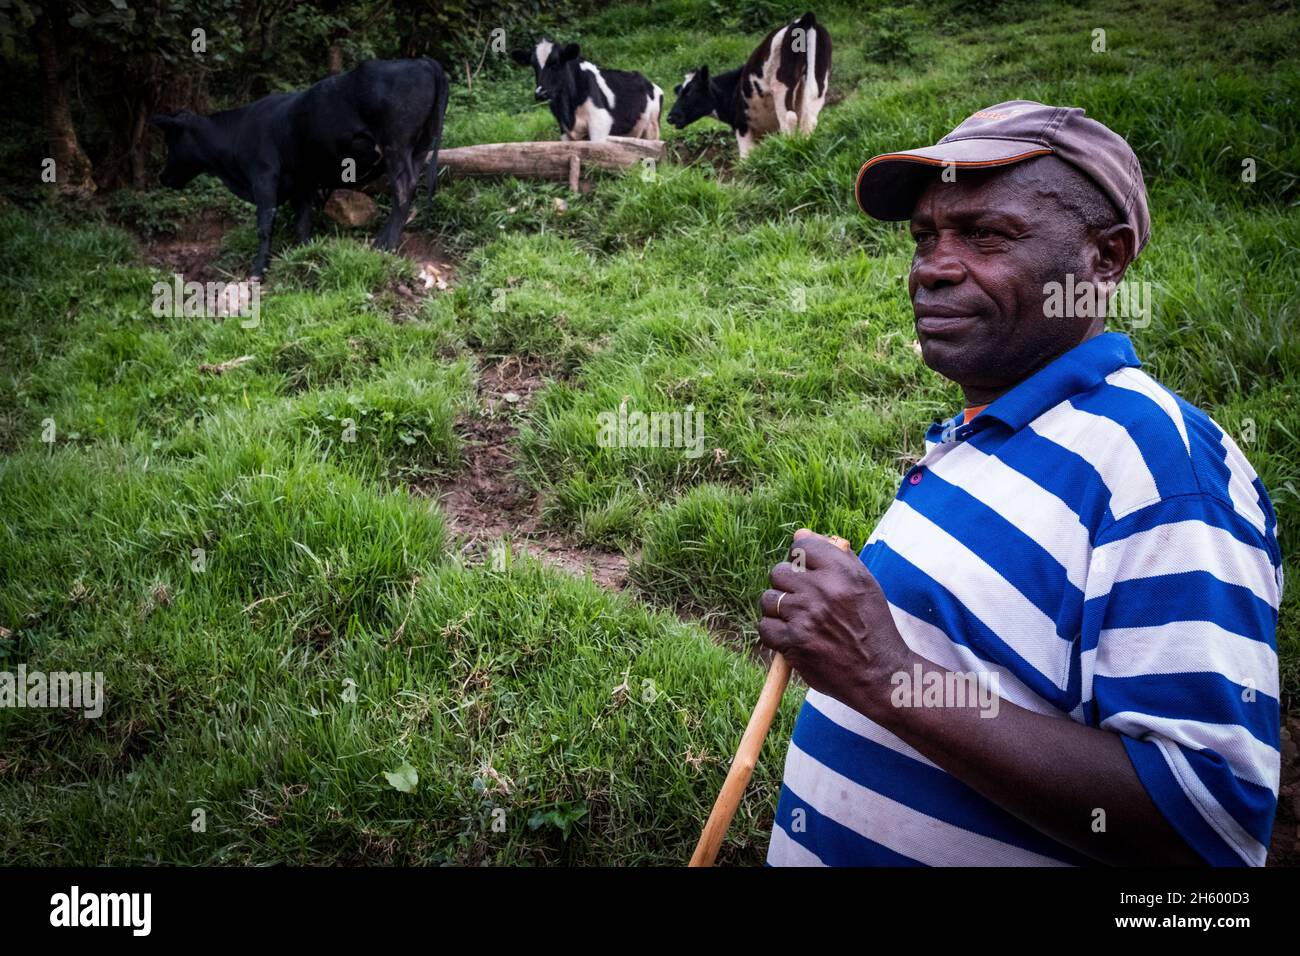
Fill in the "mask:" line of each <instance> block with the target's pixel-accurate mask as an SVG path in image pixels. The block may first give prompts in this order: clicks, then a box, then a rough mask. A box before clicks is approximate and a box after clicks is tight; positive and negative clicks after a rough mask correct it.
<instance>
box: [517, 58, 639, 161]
mask: <svg viewBox="0 0 1300 956" xmlns="http://www.w3.org/2000/svg"><path fill="white" fill-rule="evenodd" d="M510 55H511V56H512V57H513V58H514V61H515V62H516V63H518V64H519V65H520V66H531V67H532V68H533V75H534V77H535V78H536V80H537V87H536V89H535V91H534V92H535V93H536V96H537V98H538V99H539V100H546V101H547V102H549V103H550V104H551V113H552V114H553V115H554V116H555V118H556V120H558V121H559V124H560V138H561V139H565V140H579V139H589V140H591V141H592V142H593V143H595V142H600V141H601V140H603V139H604V138H605V137H607V136H633V137H636V138H637V139H658V138H659V111H660V110H661V109H662V108H663V103H664V91H663V90H661V89H660V88H659V87H657V86H655V85H654V84H653V83H651V82H650V81H649V80H647V79H646V78H645V77H644V76H642V75H641V74H640V73H635V72H633V71H631V70H604V69H601V68H600V67H598V66H596V64H594V63H592V62H590V61H588V60H584V59H581V55H582V53H581V50H580V49H579V47H578V44H576V43H570V44H568V45H567V46H564V47H561V46H557V45H556V43H555V41H554V40H547V39H543V40H539V41H538V42H537V45H536V46H535V47H533V49H532V50H531V51H530V50H513V51H511V54H510Z"/></svg>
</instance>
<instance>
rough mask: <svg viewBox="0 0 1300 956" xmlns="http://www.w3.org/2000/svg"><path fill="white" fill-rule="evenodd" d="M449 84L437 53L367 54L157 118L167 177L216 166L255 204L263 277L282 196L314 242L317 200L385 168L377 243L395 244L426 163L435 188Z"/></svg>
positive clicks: (180, 182) (170, 180)
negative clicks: (255, 92)
mask: <svg viewBox="0 0 1300 956" xmlns="http://www.w3.org/2000/svg"><path fill="white" fill-rule="evenodd" d="M448 91H449V88H448V85H447V77H446V75H445V74H444V73H443V70H442V66H441V65H440V64H439V63H438V61H437V60H429V59H420V60H366V61H364V62H362V63H359V64H357V66H355V67H354V68H353V69H351V70H349V71H348V72H346V73H341V74H339V75H337V76H331V77H329V78H327V79H324V80H321V81H320V82H319V83H317V84H315V85H314V86H311V87H308V88H307V89H305V90H301V91H299V92H296V93H273V94H271V95H270V96H265V97H263V98H262V99H260V100H257V101H256V102H254V103H250V104H249V105H248V106H243V107H240V108H239V109H234V110H225V111H223V112H220V113H212V114H210V115H206V116H203V115H199V114H197V113H191V112H189V111H188V110H185V111H182V112H180V113H177V114H176V115H175V116H154V117H151V118H150V122H151V123H152V124H153V125H155V126H157V127H159V128H161V129H162V131H163V134H164V136H165V137H166V139H167V165H166V166H165V167H164V168H163V171H162V176H161V180H162V183H163V185H164V186H170V187H172V188H174V189H180V188H181V187H183V186H184V185H185V184H186V183H188V182H189V181H190V180H192V179H193V178H194V177H195V176H197V175H199V174H200V173H211V174H212V175H214V176H217V177H219V178H220V179H221V181H222V182H224V183H225V184H226V186H227V188H229V189H230V191H231V192H233V193H234V194H235V195H236V196H238V197H239V198H240V199H244V200H247V201H248V202H251V203H254V204H255V205H256V206H257V235H258V240H259V243H260V245H259V246H258V251H257V259H256V260H255V261H254V263H253V272H252V275H253V278H261V277H262V275H263V273H264V272H265V271H266V263H267V260H268V259H269V258H270V254H271V225H272V223H273V222H274V221H275V210H276V207H277V206H279V205H280V203H283V202H290V203H293V207H294V213H295V215H296V217H297V219H296V231H297V237H298V240H299V241H300V242H306V241H307V240H308V239H310V238H311V225H312V223H311V217H312V207H313V205H314V204H315V203H317V202H320V201H322V200H323V199H324V198H325V197H326V196H328V195H329V193H331V192H332V191H333V190H335V189H340V188H342V189H355V188H356V187H357V185H358V184H360V183H364V182H367V181H368V180H371V179H374V178H375V177H377V176H379V175H380V174H381V173H386V174H387V175H388V182H389V186H390V188H391V190H392V196H393V212H392V215H390V216H389V217H388V221H387V222H386V223H384V225H383V228H381V229H380V230H379V234H378V235H377V236H376V237H375V245H376V246H377V247H379V248H380V249H389V250H392V249H396V248H397V244H398V241H399V240H400V239H401V236H402V228H403V227H404V226H405V225H406V219H407V216H408V214H409V213H410V209H411V203H412V202H413V201H414V199H415V187H416V184H417V183H418V181H419V178H420V167H421V165H427V167H428V177H429V178H428V189H429V196H430V198H432V197H433V194H434V192H435V190H436V189H437V166H438V144H439V142H440V140H441V138H442V120H443V115H444V113H445V112H446V109H447V94H448Z"/></svg>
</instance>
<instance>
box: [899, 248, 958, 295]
mask: <svg viewBox="0 0 1300 956" xmlns="http://www.w3.org/2000/svg"><path fill="white" fill-rule="evenodd" d="M912 278H913V279H914V280H915V281H916V283H917V285H920V286H924V287H925V288H927V289H937V288H939V287H941V286H945V285H957V284H958V283H960V282H961V281H962V280H963V279H965V278H966V266H965V264H964V263H963V262H962V259H961V247H960V243H959V240H958V239H957V238H956V237H949V238H944V237H942V236H941V237H940V238H939V239H938V240H937V241H936V242H935V244H934V245H933V246H931V247H930V248H929V249H927V250H926V251H925V252H924V254H922V253H917V255H916V256H915V257H914V259H913V261H912Z"/></svg>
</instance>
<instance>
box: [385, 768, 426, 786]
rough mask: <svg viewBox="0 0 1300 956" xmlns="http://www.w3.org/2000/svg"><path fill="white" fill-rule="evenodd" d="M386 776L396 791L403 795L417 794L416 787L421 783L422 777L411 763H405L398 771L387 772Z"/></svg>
mask: <svg viewBox="0 0 1300 956" xmlns="http://www.w3.org/2000/svg"><path fill="white" fill-rule="evenodd" d="M384 776H385V777H386V778H387V780H388V782H389V784H390V785H391V786H392V788H393V789H394V790H399V791H401V792H402V793H415V786H416V784H418V783H419V782H420V775H419V774H418V773H416V772H415V768H414V767H412V766H411V765H410V764H409V763H404V764H402V765H401V766H400V767H398V768H397V769H396V770H385V771H384Z"/></svg>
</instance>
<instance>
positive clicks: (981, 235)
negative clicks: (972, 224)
mask: <svg viewBox="0 0 1300 956" xmlns="http://www.w3.org/2000/svg"><path fill="white" fill-rule="evenodd" d="M966 234H967V235H968V236H970V237H971V238H972V239H996V238H997V237H998V234H997V233H996V232H994V231H993V230H992V229H983V228H980V229H971V230H970V231H969V232H967V233H966Z"/></svg>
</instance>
